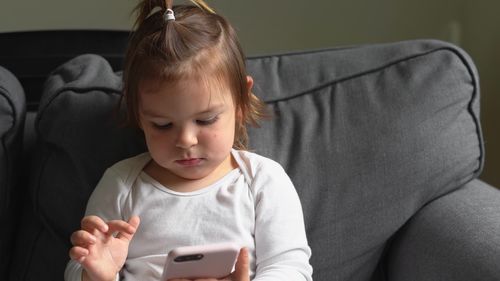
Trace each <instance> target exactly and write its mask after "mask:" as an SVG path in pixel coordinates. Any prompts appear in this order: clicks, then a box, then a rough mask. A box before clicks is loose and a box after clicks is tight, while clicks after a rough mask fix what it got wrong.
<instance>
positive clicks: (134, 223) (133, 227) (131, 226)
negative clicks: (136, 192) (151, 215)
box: [116, 216, 141, 241]
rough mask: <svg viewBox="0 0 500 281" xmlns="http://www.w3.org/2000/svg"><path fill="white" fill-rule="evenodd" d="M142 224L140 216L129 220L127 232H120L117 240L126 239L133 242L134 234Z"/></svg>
mask: <svg viewBox="0 0 500 281" xmlns="http://www.w3.org/2000/svg"><path fill="white" fill-rule="evenodd" d="M140 223H141V220H140V219H139V217H138V216H132V217H130V219H129V220H128V227H127V228H126V231H120V232H119V233H118V235H117V236H116V238H119V239H126V240H129V241H130V240H132V237H134V234H135V233H136V231H137V228H138V227H139V224H140Z"/></svg>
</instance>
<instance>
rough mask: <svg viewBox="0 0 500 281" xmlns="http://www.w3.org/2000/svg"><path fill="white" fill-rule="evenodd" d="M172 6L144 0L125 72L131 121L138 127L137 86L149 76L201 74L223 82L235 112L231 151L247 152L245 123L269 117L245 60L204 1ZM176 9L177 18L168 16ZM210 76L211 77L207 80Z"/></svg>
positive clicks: (171, 78) (228, 29)
mask: <svg viewBox="0 0 500 281" xmlns="http://www.w3.org/2000/svg"><path fill="white" fill-rule="evenodd" d="M191 2H192V3H193V4H195V5H180V6H173V7H172V1H171V0H170V1H168V0H167V1H164V0H143V1H141V3H139V5H138V6H137V7H136V9H135V10H136V11H138V17H137V21H136V23H135V27H136V28H135V31H134V32H133V34H132V36H131V39H130V42H129V45H128V49H127V53H126V57H125V68H124V73H123V80H124V88H123V93H124V95H123V98H124V101H125V104H126V108H127V123H128V124H129V125H132V126H139V122H140V121H139V113H138V106H139V95H138V88H139V83H140V82H141V81H142V80H143V79H145V78H159V79H166V80H167V81H172V83H175V82H177V81H178V80H179V79H182V78H184V77H189V76H192V75H198V76H199V77H200V78H202V79H203V80H205V82H207V81H208V80H209V79H214V78H215V79H217V80H216V81H218V82H225V83H226V85H228V86H229V89H230V90H231V92H232V95H233V100H234V102H235V107H236V111H237V119H236V127H235V140H234V144H233V147H234V148H236V149H246V148H247V144H248V134H247V130H246V125H253V126H257V125H258V124H257V122H258V120H259V119H260V118H261V117H263V116H265V115H266V114H265V110H264V108H265V107H264V103H263V102H262V101H260V100H259V99H258V98H257V97H256V96H255V95H253V94H252V93H251V92H249V91H248V89H247V82H246V81H247V80H246V66H245V57H244V55H243V51H242V48H241V46H240V44H239V42H238V39H237V36H236V32H235V31H234V29H233V27H232V26H231V25H230V24H229V22H228V21H227V20H226V19H225V18H224V17H222V16H220V15H218V14H216V13H215V12H214V11H213V10H212V9H211V8H210V7H208V5H206V4H205V2H204V1H202V0H191ZM167 9H172V10H173V11H174V14H175V20H168V21H167V20H166V19H165V18H164V14H165V13H166V10H167ZM207 76H208V77H209V78H207Z"/></svg>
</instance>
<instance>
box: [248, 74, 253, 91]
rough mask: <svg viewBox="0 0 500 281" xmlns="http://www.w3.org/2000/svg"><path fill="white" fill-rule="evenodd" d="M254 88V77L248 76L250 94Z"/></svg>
mask: <svg viewBox="0 0 500 281" xmlns="http://www.w3.org/2000/svg"><path fill="white" fill-rule="evenodd" d="M252 87H253V78H252V76H250V75H247V89H248V92H249V93H250V92H251V91H252Z"/></svg>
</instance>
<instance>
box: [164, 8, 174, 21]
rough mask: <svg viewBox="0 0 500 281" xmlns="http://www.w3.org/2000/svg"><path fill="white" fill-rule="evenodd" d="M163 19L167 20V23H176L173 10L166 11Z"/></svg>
mask: <svg viewBox="0 0 500 281" xmlns="http://www.w3.org/2000/svg"><path fill="white" fill-rule="evenodd" d="M163 17H164V18H165V21H171V20H173V21H175V15H174V11H173V10H172V9H167V10H166V11H165V14H163Z"/></svg>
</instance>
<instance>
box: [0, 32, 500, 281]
mask: <svg viewBox="0 0 500 281" xmlns="http://www.w3.org/2000/svg"><path fill="white" fill-rule="evenodd" d="M0 64H1V61H0ZM247 68H248V71H249V73H250V74H251V75H252V76H253V77H254V80H255V83H256V85H255V94H256V95H258V96H260V97H261V98H263V99H264V100H265V101H266V103H267V104H268V106H269V109H270V111H271V112H272V113H273V117H272V118H271V119H270V120H267V121H264V122H262V123H261V128H258V129H251V130H250V142H251V145H250V147H251V149H252V150H253V151H256V152H258V153H260V154H262V155H265V156H268V157H270V158H273V159H275V160H276V161H278V162H280V163H281V164H282V165H283V166H284V168H285V169H286V171H287V172H288V173H289V175H290V176H291V178H292V180H293V182H294V183H295V186H296V188H297V191H298V193H299V196H300V198H301V201H302V205H303V208H304V216H305V222H306V230H307V235H308V239H309V243H310V246H311V248H312V251H313V256H312V259H311V263H312V265H313V268H314V275H313V277H314V280H316V281H331V280H360V281H378V280H396V281H410V280H458V281H461V280H463V281H466V280H467V281H471V280H482V281H484V280H500V266H498V262H499V260H500V191H498V190H497V189H496V188H494V187H492V186H490V185H488V184H487V183H484V182H482V181H481V180H479V179H478V178H477V177H478V176H479V174H480V172H481V169H482V167H483V163H484V157H485V151H484V146H483V142H484V140H483V137H482V134H481V127H480V120H479V119H480V118H479V80H478V75H477V71H476V69H475V67H474V65H473V63H472V61H471V59H470V58H469V57H468V56H467V54H465V53H464V52H463V51H462V50H461V49H459V48H457V47H456V46H453V45H451V44H448V43H445V42H441V41H433V40H416V41H407V42H397V43H391V44H372V45H366V46H353V47H347V48H333V49H328V50H316V51H306V52H300V53H289V54H278V55H269V56H261V57H253V58H249V59H248V60H247ZM116 70H117V69H113V67H111V66H110V64H109V61H108V60H107V59H105V58H103V57H102V56H100V55H96V54H87V55H82V56H78V57H75V58H73V59H71V60H70V61H68V62H66V63H64V64H63V65H61V66H60V67H58V68H57V69H55V70H54V71H53V72H52V73H51V74H50V76H49V77H48V78H47V80H46V83H45V87H44V90H43V95H42V96H41V98H40V101H39V106H38V108H37V110H36V111H32V112H31V113H30V112H28V119H27V123H26V124H25V128H26V129H25V137H24V151H25V152H24V153H25V155H24V158H23V159H25V161H23V162H22V163H15V161H14V160H16V159H18V157H20V156H19V155H20V153H22V152H21V151H20V150H19V149H17V148H18V147H19V145H20V144H19V143H13V142H12V141H10V139H12V138H11V137H9V136H12V135H16V133H13V131H20V130H21V128H20V127H19V126H18V123H16V124H12V122H10V123H9V124H7V123H8V122H4V120H11V119H12V116H13V115H12V114H13V113H12V112H22V111H23V108H24V102H23V100H22V99H21V98H19V96H22V95H23V92H22V90H21V89H20V88H19V87H8V86H4V85H5V83H7V85H9V84H8V83H15V82H9V81H12V80H14V79H15V78H14V77H13V76H11V75H6V74H5V73H6V71H3V72H0V83H1V85H0V89H1V90H2V91H4V90H5V89H6V92H8V94H7V95H3V94H2V95H3V96H2V97H4V96H5V97H7V98H6V100H7V101H6V102H4V101H3V100H1V102H2V106H3V107H1V108H4V107H5V106H6V105H9V106H11V107H12V108H15V109H13V110H12V112H11V111H8V110H3V109H2V110H0V113H1V114H2V117H1V120H2V121H1V122H0V124H1V126H2V127H0V132H1V133H2V140H3V146H2V151H1V152H2V154H0V156H1V157H2V159H1V161H2V166H1V168H2V171H0V172H1V175H2V179H3V177H4V176H7V177H11V175H14V176H15V178H17V179H18V182H17V184H16V183H15V182H13V181H11V180H9V181H6V182H5V181H2V182H1V183H2V186H1V189H2V195H3V194H4V193H9V192H10V195H8V196H10V197H12V198H14V199H15V200H13V202H18V203H19V204H18V205H19V206H20V207H15V206H14V208H18V209H16V210H17V211H16V212H14V214H15V217H14V218H10V219H9V221H14V222H19V224H18V225H16V224H15V223H12V224H10V225H7V229H8V230H9V231H12V233H15V239H14V240H12V239H11V240H9V241H14V242H9V243H4V242H3V241H6V239H10V238H8V237H7V238H4V236H2V247H8V248H9V249H10V247H11V246H12V248H13V251H11V252H10V251H5V250H4V249H7V248H2V249H1V254H2V263H3V262H4V261H7V260H8V261H9V266H8V270H7V269H5V270H4V273H3V274H5V275H4V277H2V278H1V279H2V280H11V281H14V280H37V281H40V280H41V281H49V280H62V279H63V270H64V267H65V265H66V262H67V259H68V256H67V252H68V249H69V246H70V243H69V235H70V233H71V232H73V231H74V230H75V229H77V228H78V226H79V221H80V219H81V217H82V215H83V212H84V208H85V203H86V200H87V198H88V197H89V195H90V193H91V192H92V190H93V188H94V186H95V184H96V183H97V181H98V180H99V178H100V176H101V175H102V173H103V171H104V169H105V168H106V167H108V166H110V165H111V164H113V163H114V162H116V161H118V160H120V159H123V158H125V157H128V156H132V155H135V154H137V153H140V152H142V151H144V150H145V145H144V142H143V141H142V138H141V135H140V132H138V131H135V130H132V129H128V128H123V127H120V126H118V125H117V120H120V111H119V110H116V109H117V101H118V100H119V97H120V88H121V76H120V73H117V72H116ZM5 75H6V76H5ZM2 93H3V92H2ZM14 100H15V101H14ZM30 114H31V118H30ZM34 116H36V118H34ZM6 118H7V119H6ZM9 118H10V119H9ZM16 118H17V117H16ZM16 120H18V122H22V117H19V118H17V119H16ZM6 124H7V125H9V126H10V127H6V126H7V125H6ZM4 128H7V129H4ZM5 132H7V134H5ZM33 138H36V142H34V141H33ZM5 139H8V140H9V141H4V140H5ZM17 140H18V141H19V138H17ZM11 146H12V147H11ZM26 151H29V153H27V152H26ZM9 155H16V156H14V157H13V156H9ZM27 162H29V163H27ZM3 163H6V164H5V165H4V164H3ZM14 191H17V192H14ZM1 202H2V204H4V203H3V202H4V201H1ZM11 205H12V204H11ZM2 208H4V206H2ZM5 208H6V207H5ZM12 208H13V206H9V209H12ZM9 214H12V212H10V213H9ZM19 214H20V215H19ZM3 217H4V213H3V209H2V222H3ZM11 228H12V229H11ZM7 276H8V277H7Z"/></svg>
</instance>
